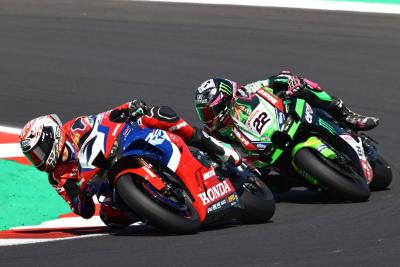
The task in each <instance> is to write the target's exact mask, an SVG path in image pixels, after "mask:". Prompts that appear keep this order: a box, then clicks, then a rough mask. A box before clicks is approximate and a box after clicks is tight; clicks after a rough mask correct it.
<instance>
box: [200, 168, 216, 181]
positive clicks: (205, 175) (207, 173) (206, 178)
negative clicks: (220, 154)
mask: <svg viewBox="0 0 400 267" xmlns="http://www.w3.org/2000/svg"><path fill="white" fill-rule="evenodd" d="M213 176H215V171H214V169H211V170H209V171H208V172H206V173H203V180H204V181H206V180H208V179H210V178H211V177H213Z"/></svg>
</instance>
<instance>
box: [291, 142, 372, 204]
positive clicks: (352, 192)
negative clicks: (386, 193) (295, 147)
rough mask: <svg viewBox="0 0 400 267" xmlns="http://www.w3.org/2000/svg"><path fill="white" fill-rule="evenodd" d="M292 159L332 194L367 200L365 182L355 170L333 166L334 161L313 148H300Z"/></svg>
mask: <svg viewBox="0 0 400 267" xmlns="http://www.w3.org/2000/svg"><path fill="white" fill-rule="evenodd" d="M294 161H295V163H296V165H297V166H298V167H299V168H300V169H302V170H304V171H305V172H307V173H308V174H309V175H311V176H312V177H315V179H317V180H318V181H320V182H321V183H322V184H323V185H325V186H326V187H327V188H328V190H329V191H330V192H331V193H333V195H334V196H337V197H339V198H342V199H345V200H350V201H353V202H362V201H367V200H368V198H369V196H370V190H369V187H368V184H367V182H366V181H365V179H364V178H363V177H361V176H360V175H359V174H358V173H357V172H355V171H353V172H352V173H349V172H348V171H344V170H343V171H341V170H340V167H339V166H337V167H334V166H333V165H334V164H335V163H334V162H332V161H330V160H329V159H325V158H322V156H320V155H319V154H317V152H315V151H313V150H310V149H308V148H302V149H300V150H299V151H298V152H297V153H296V155H295V157H294ZM328 161H329V162H328Z"/></svg>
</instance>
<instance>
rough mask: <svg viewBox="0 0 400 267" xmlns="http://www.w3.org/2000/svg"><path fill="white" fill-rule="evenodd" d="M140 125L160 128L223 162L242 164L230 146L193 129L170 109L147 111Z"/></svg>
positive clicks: (154, 108) (164, 107) (162, 108)
mask: <svg viewBox="0 0 400 267" xmlns="http://www.w3.org/2000/svg"><path fill="white" fill-rule="evenodd" d="M139 123H141V124H143V125H144V126H146V127H149V128H158V129H162V130H165V131H169V132H172V133H174V134H176V135H178V136H180V137H181V138H182V139H183V140H184V141H185V142H186V143H187V144H188V145H190V146H193V147H196V148H198V149H200V150H203V151H204V152H206V153H207V154H209V155H214V156H216V157H218V158H219V159H221V160H223V161H228V160H229V161H231V163H232V164H239V163H240V155H239V154H238V153H237V152H236V151H235V150H234V149H233V148H232V147H231V146H229V145H226V144H224V143H222V142H220V141H218V140H216V139H214V138H212V137H211V136H209V135H207V134H206V133H205V132H203V131H202V130H201V129H199V128H197V127H192V126H191V125H190V124H188V123H187V122H186V121H184V120H183V119H182V118H180V117H179V116H178V114H176V112H175V111H174V110H173V109H171V108H170V107H166V106H162V107H152V108H150V109H147V112H146V115H145V116H143V117H141V118H140V119H139Z"/></svg>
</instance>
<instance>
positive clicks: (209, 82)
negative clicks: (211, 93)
mask: <svg viewBox="0 0 400 267" xmlns="http://www.w3.org/2000/svg"><path fill="white" fill-rule="evenodd" d="M211 88H215V83H214V81H213V80H212V79H210V80H207V81H205V82H204V83H202V84H201V85H200V87H199V88H197V92H198V93H199V94H201V93H203V92H204V91H205V90H207V89H211Z"/></svg>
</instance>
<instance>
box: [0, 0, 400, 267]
mask: <svg viewBox="0 0 400 267" xmlns="http://www.w3.org/2000/svg"><path fill="white" fill-rule="evenodd" d="M399 62H400V16H392V15H367V14H358V13H340V12H323V11H305V10H289V9H276V8H246V7H229V6H201V5H177V4H159V3H137V2H120V1H78V0H77V1H43V0H36V1H14V0H2V1H1V2H0V114H1V115H0V122H1V123H2V124H6V125H11V126H18V127H22V126H23V124H24V123H25V122H26V121H27V120H29V119H30V118H32V117H34V116H37V115H40V114H43V113H53V112H54V113H58V114H60V115H61V116H62V118H63V119H64V120H67V119H70V118H72V117H73V116H76V115H79V114H91V113H97V112H101V111H103V110H105V109H108V108H112V107H113V106H116V105H118V104H120V103H122V102H124V101H127V100H130V99H133V98H135V97H141V98H143V99H144V100H146V101H147V102H148V103H150V104H153V105H163V104H164V105H171V106H173V107H175V109H176V110H177V111H178V112H179V113H180V114H181V115H182V116H183V117H184V118H185V119H187V120H188V121H189V122H191V123H193V124H198V123H197V121H196V115H195V110H194V108H193V100H192V98H193V94H194V88H195V87H196V86H198V85H199V83H200V82H201V81H202V80H204V79H206V78H208V77H210V76H226V77H232V78H233V79H237V80H240V81H242V82H243V83H245V82H249V81H253V80H257V79H262V78H264V77H266V76H267V75H268V74H273V73H276V72H278V71H279V70H281V69H291V70H292V71H294V72H295V73H298V74H300V75H304V76H307V77H310V78H312V79H314V80H316V81H318V82H319V83H320V84H321V85H322V86H323V87H324V88H325V89H326V90H327V91H329V92H330V93H331V94H333V95H337V96H341V97H342V98H343V99H344V101H345V102H346V103H347V104H348V105H349V106H351V107H352V108H353V109H354V110H355V111H358V112H360V113H365V114H371V115H377V116H379V117H380V118H381V125H380V126H379V127H378V128H377V129H376V130H374V131H372V132H371V135H372V136H373V137H375V138H376V139H377V140H379V141H380V148H381V153H382V154H383V155H384V156H385V157H386V158H387V159H388V161H389V162H390V163H391V164H392V166H393V172H394V181H393V184H392V186H391V188H390V190H387V191H385V192H377V193H373V194H372V196H371V198H370V201H369V202H367V203H358V204H354V203H331V202H329V201H326V200H324V199H323V198H321V197H320V196H319V195H318V194H310V193H307V192H302V191H299V190H294V191H292V192H291V193H289V194H286V195H283V196H280V197H279V198H278V200H279V203H278V204H277V211H276V214H275V216H274V217H273V221H272V222H271V223H267V224H261V225H231V226H223V227H220V228H218V229H207V230H205V231H203V232H200V233H199V234H196V235H190V236H165V235H162V234H160V233H157V232H154V231H152V230H149V229H141V228H133V229H130V230H129V231H128V232H126V233H123V234H120V235H116V236H102V237H95V238H86V239H77V240H70V241H57V242H52V243H43V244H35V245H23V246H14V247H2V248H1V249H0V265H1V266H25V265H27V266H31V265H37V266H67V265H68V266H71V265H73V266H74V265H75V266H83V265H91V266H106V265H107V266H109V265H113V266H117V265H125V266H126V265H132V266H144V265H147V266H149V265H150V266H189V265H193V266H198V265H224V266H322V265H325V266H377V265H381V266H398V260H399V259H400V256H399V253H400V227H399V222H400V208H399V207H400V198H399V194H400V191H399V190H400V186H399V167H400V160H399V156H398V152H399V151H400V144H399V141H400V139H399V129H400V127H399V122H400V120H399V115H400V105H399V100H400V79H399V73H400V67H399Z"/></svg>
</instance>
